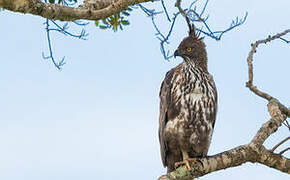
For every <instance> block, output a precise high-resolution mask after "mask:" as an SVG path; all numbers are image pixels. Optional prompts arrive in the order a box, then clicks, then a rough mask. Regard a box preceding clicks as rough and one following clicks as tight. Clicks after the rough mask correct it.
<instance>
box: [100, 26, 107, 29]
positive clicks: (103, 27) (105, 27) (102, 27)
mask: <svg viewBox="0 0 290 180" xmlns="http://www.w3.org/2000/svg"><path fill="white" fill-rule="evenodd" d="M99 27H100V28H101V29H108V26H103V25H100V26H99Z"/></svg>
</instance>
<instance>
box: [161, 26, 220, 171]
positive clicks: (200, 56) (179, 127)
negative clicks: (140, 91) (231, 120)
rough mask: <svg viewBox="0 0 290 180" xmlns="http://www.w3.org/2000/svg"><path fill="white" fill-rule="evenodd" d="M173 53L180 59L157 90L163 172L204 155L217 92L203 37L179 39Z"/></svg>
mask: <svg viewBox="0 0 290 180" xmlns="http://www.w3.org/2000/svg"><path fill="white" fill-rule="evenodd" d="M174 56H181V57H182V58H183V62H182V63H180V64H179V65H178V66H176V67H175V68H173V69H171V70H170V71H169V72H167V74H166V76H165V79H164V80H163V82H162V85H161V89H160V95H159V96H160V116H159V142H160V151H161V157H162V162H163V165H164V167H167V172H171V171H173V170H174V169H175V168H176V166H177V165H181V164H184V165H186V167H187V168H189V169H190V165H189V162H191V161H194V160H196V159H197V158H202V157H205V156H206V155H207V152H208V149H209V145H210V142H211V137H212V133H213V129H214V124H215V119H216V112H217V91H216V87H215V83H214V80H213V77H212V75H210V74H209V72H208V69H207V53H206V49H205V44H204V42H203V38H200V37H199V35H197V33H196V32H195V29H194V26H193V28H192V29H190V31H189V36H188V37H186V38H185V39H183V41H182V42H181V43H180V45H179V47H178V49H177V50H176V51H175V52H174Z"/></svg>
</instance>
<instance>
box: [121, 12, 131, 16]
mask: <svg viewBox="0 0 290 180" xmlns="http://www.w3.org/2000/svg"><path fill="white" fill-rule="evenodd" d="M122 14H124V15H125V16H130V13H128V12H126V11H123V12H122Z"/></svg>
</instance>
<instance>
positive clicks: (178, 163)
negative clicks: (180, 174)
mask: <svg viewBox="0 0 290 180" xmlns="http://www.w3.org/2000/svg"><path fill="white" fill-rule="evenodd" d="M189 162H198V160H197V159H196V158H188V159H185V160H183V161H180V162H176V163H175V164H174V165H175V168H177V167H178V166H180V165H185V167H186V169H187V170H188V171H191V166H190V164H189Z"/></svg>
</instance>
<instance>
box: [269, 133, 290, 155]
mask: <svg viewBox="0 0 290 180" xmlns="http://www.w3.org/2000/svg"><path fill="white" fill-rule="evenodd" d="M289 139H290V136H289V137H287V138H285V139H284V140H283V141H281V142H280V143H278V144H277V145H276V146H274V147H273V148H272V149H271V152H274V151H275V150H276V149H277V148H278V147H279V146H280V145H282V144H283V143H285V142H286V141H288V140H289Z"/></svg>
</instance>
